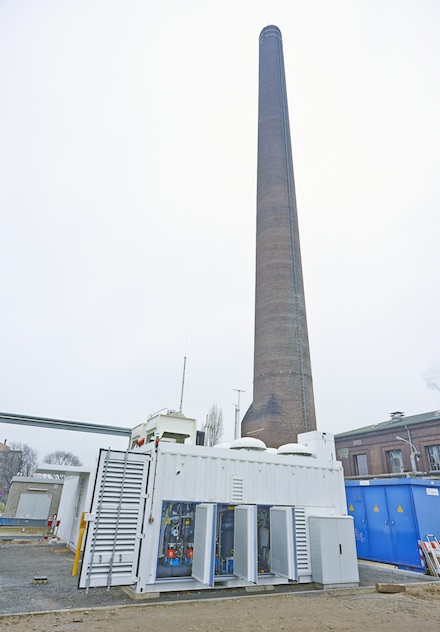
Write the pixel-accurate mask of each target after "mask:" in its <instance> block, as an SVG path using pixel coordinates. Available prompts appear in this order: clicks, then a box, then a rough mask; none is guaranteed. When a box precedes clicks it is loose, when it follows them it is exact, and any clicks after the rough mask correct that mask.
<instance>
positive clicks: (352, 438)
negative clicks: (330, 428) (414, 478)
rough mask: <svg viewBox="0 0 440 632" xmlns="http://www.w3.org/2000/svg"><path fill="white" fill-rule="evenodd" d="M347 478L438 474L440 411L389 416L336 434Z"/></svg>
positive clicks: (399, 413)
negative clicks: (380, 420)
mask: <svg viewBox="0 0 440 632" xmlns="http://www.w3.org/2000/svg"><path fill="white" fill-rule="evenodd" d="M335 444H336V454H337V458H338V460H340V461H341V462H342V465H343V468H344V474H345V476H346V477H352V476H359V477H363V476H370V475H374V476H377V475H383V474H391V475H392V474H396V475H398V474H404V473H406V472H408V473H411V472H419V473H422V472H423V473H426V474H430V475H433V474H438V475H439V476H440V410H436V411H434V412H431V413H423V414H421V415H412V416H408V417H405V415H404V413H402V412H395V413H391V419H389V420H388V421H383V422H381V423H377V424H373V425H371V426H365V427H364V428H358V429H356V430H350V431H348V432H342V433H340V434H337V435H335Z"/></svg>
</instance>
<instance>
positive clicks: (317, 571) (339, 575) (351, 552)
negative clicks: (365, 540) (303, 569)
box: [309, 516, 359, 585]
mask: <svg viewBox="0 0 440 632" xmlns="http://www.w3.org/2000/svg"><path fill="white" fill-rule="evenodd" d="M309 533H310V549H311V553H312V579H313V581H314V582H316V583H318V584H322V585H333V584H357V583H359V571H358V564H357V554H356V542H355V538H354V526H353V518H352V517H351V516H337V517H336V516H310V518H309Z"/></svg>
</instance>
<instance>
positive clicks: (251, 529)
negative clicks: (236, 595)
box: [234, 505, 258, 584]
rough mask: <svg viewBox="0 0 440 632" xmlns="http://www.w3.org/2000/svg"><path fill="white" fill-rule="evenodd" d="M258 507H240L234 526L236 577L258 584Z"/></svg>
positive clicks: (238, 507) (237, 509) (236, 513)
mask: <svg viewBox="0 0 440 632" xmlns="http://www.w3.org/2000/svg"><path fill="white" fill-rule="evenodd" d="M257 562H258V558H257V506H256V505H238V506H237V507H236V508H235V525H234V575H236V576H237V577H240V578H241V579H245V580H246V581H248V582H253V583H254V584H256V583H257Z"/></svg>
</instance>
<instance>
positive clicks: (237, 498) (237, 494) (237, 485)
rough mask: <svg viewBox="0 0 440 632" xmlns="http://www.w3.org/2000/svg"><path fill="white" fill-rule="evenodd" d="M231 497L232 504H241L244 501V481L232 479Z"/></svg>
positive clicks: (236, 477)
mask: <svg viewBox="0 0 440 632" xmlns="http://www.w3.org/2000/svg"><path fill="white" fill-rule="evenodd" d="M231 492H232V494H231V496H232V502H233V503H242V502H243V500H244V480H243V479H242V478H240V477H238V476H233V477H232V488H231Z"/></svg>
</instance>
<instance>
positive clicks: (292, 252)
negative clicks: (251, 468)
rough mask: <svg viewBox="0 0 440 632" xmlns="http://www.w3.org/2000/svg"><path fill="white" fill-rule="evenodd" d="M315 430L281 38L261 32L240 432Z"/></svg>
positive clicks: (281, 436) (286, 436) (275, 438)
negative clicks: (249, 332)
mask: <svg viewBox="0 0 440 632" xmlns="http://www.w3.org/2000/svg"><path fill="white" fill-rule="evenodd" d="M310 430H316V419H315V404H314V398H313V384H312V370H311V363H310V350H309V340H308V333H307V319H306V308H305V299H304V285H303V276H302V267H301V252H300V245H299V231H298V218H297V210H296V199H295V182H294V178H293V162H292V149H291V142H290V128H289V115H288V109H287V96H286V79H285V73H284V58H283V43H282V37H281V32H280V30H279V29H278V28H277V27H276V26H267V27H266V28H265V29H263V30H262V32H261V34H260V66H259V100H258V174H257V246H256V287H255V348H254V393H253V403H252V404H251V406H250V408H249V410H248V411H247V413H246V415H245V416H244V419H243V421H242V436H252V437H256V438H258V439H262V440H263V441H264V442H265V443H266V445H268V446H271V447H279V446H280V445H282V444H283V443H289V442H292V441H296V438H297V435H298V433H300V432H307V431H310Z"/></svg>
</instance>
